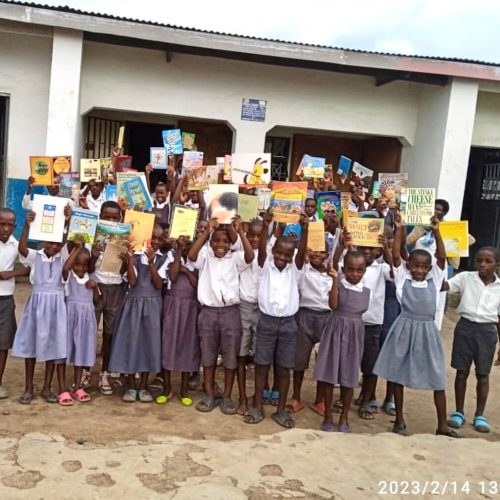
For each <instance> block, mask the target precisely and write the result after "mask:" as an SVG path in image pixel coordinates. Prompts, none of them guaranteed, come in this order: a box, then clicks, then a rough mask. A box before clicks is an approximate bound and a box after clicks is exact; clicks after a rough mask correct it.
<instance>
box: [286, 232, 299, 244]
mask: <svg viewBox="0 0 500 500" xmlns="http://www.w3.org/2000/svg"><path fill="white" fill-rule="evenodd" d="M288 237H289V238H290V239H291V240H292V241H293V242H294V244H295V245H296V244H297V241H299V238H298V236H297V234H296V233H295V231H290V232H289V233H288Z"/></svg>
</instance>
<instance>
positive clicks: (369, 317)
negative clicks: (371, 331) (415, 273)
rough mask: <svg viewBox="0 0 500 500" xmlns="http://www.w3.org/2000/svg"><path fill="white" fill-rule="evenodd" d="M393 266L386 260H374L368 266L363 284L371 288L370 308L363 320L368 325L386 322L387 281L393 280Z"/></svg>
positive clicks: (364, 314)
mask: <svg viewBox="0 0 500 500" xmlns="http://www.w3.org/2000/svg"><path fill="white" fill-rule="evenodd" d="M391 279H392V278H391V266H389V264H387V263H386V262H383V263H382V264H380V263H379V262H377V261H374V262H373V263H372V264H371V265H370V266H368V267H367V268H366V272H365V275H364V276H363V280H362V281H363V286H365V287H366V288H369V289H370V292H371V293H370V303H369V305H368V310H367V311H366V312H365V313H363V321H364V322H365V323H366V324H368V325H381V324H383V323H384V304H385V282H386V280H391Z"/></svg>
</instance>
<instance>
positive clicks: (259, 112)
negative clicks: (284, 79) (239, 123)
mask: <svg viewBox="0 0 500 500" xmlns="http://www.w3.org/2000/svg"><path fill="white" fill-rule="evenodd" d="M266 110H267V101H263V100H260V99H243V102H242V104H241V119H242V120H248V121H251V122H264V121H266Z"/></svg>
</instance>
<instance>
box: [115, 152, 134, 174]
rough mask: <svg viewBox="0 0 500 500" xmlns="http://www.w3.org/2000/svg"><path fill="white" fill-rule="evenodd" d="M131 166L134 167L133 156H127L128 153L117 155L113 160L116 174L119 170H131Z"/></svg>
mask: <svg viewBox="0 0 500 500" xmlns="http://www.w3.org/2000/svg"><path fill="white" fill-rule="evenodd" d="M131 168H132V157H131V156H126V155H121V156H115V158H114V161H113V170H114V173H115V176H116V174H117V173H118V172H126V171H127V170H130V169H131Z"/></svg>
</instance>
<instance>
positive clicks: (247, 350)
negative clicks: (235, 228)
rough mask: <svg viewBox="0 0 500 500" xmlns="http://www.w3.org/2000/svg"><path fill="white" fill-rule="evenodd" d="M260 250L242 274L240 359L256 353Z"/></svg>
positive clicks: (255, 253) (256, 251)
mask: <svg viewBox="0 0 500 500" xmlns="http://www.w3.org/2000/svg"><path fill="white" fill-rule="evenodd" d="M257 257H258V250H254V259H253V261H252V262H251V263H250V264H248V265H247V267H246V268H245V269H243V271H241V274H240V315H241V330H242V334H241V345H240V353H239V355H240V357H244V356H250V355H253V354H254V353H255V336H256V333H257V323H258V322H259V316H260V310H259V299H258V297H259V295H258V287H257V275H258V272H259V263H258V259H257Z"/></svg>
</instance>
